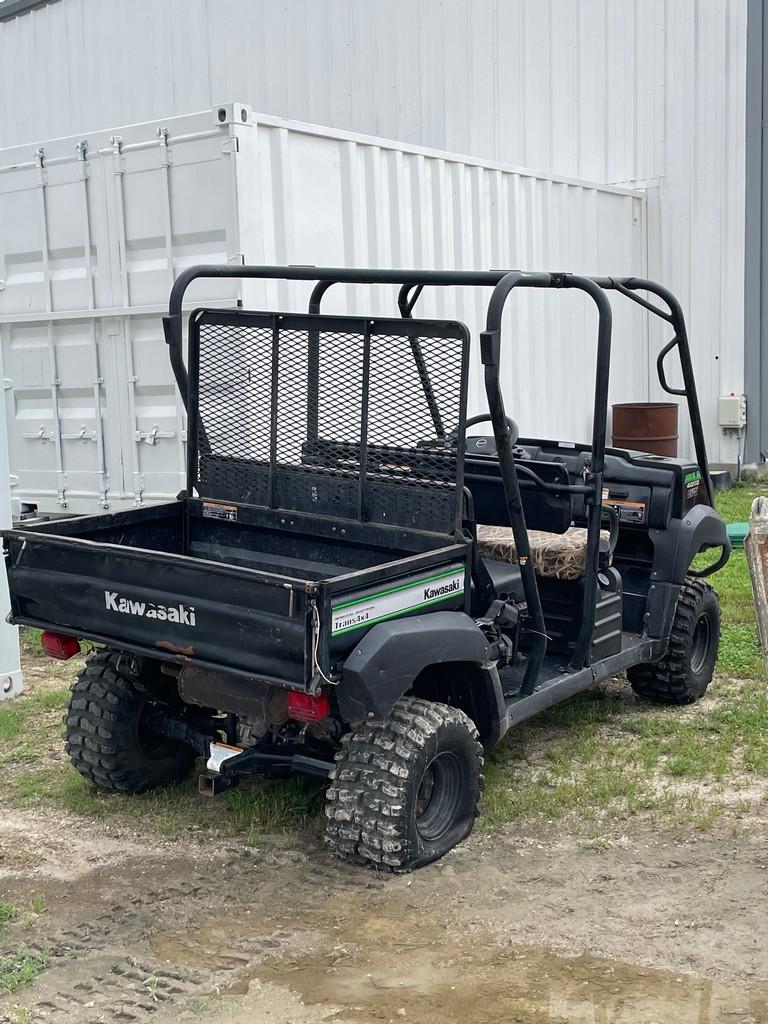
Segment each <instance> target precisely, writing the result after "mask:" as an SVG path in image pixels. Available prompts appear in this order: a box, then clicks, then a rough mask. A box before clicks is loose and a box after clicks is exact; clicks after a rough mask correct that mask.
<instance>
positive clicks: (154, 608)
mask: <svg viewBox="0 0 768 1024" xmlns="http://www.w3.org/2000/svg"><path fill="white" fill-rule="evenodd" d="M104 602H105V604H106V606H107V611H108V612H119V613H120V614H121V615H136V616H138V617H139V618H144V619H158V621H160V622H178V623H179V625H181V626H194V625H196V623H195V609H194V607H193V606H192V605H189V604H153V603H152V602H151V601H134V600H133V598H129V597H121V596H120V594H119V593H118V592H117V591H116V590H105V591H104Z"/></svg>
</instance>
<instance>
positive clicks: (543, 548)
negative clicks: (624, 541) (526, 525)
mask: <svg viewBox="0 0 768 1024" xmlns="http://www.w3.org/2000/svg"><path fill="white" fill-rule="evenodd" d="M609 537H610V534H609V532H608V530H601V531H600V548H601V550H602V551H607V550H608V544H609ZM528 543H529V544H530V546H531V559H532V561H533V567H534V569H535V570H536V573H537V574H538V575H539V576H544V577H547V578H549V579H556V580H578V579H581V578H582V577H583V576H584V573H585V568H586V561H587V531H586V530H585V529H583V528H582V527H580V526H571V527H570V529H568V530H566V531H565V533H546V532H545V531H544V530H529V531H528ZM477 553H478V555H479V556H480V558H482V559H483V560H484V561H485V560H488V561H490V562H508V563H512V564H514V565H517V551H516V549H515V537H514V534H513V533H512V527H511V526H483V525H482V524H478V527H477Z"/></svg>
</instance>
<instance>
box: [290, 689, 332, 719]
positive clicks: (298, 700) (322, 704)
mask: <svg viewBox="0 0 768 1024" xmlns="http://www.w3.org/2000/svg"><path fill="white" fill-rule="evenodd" d="M285 707H286V710H287V712H288V717H289V718H293V719H295V721H297V722H319V721H320V720H321V719H323V718H327V717H328V715H330V713H331V705H330V704H329V703H328V698H327V697H326V696H325V694H323V693H321V694H320V695H319V696H317V697H315V696H314V694H311V693H301V692H300V691H299V690H291V691H290V692H289V694H288V698H287V700H286V702H285Z"/></svg>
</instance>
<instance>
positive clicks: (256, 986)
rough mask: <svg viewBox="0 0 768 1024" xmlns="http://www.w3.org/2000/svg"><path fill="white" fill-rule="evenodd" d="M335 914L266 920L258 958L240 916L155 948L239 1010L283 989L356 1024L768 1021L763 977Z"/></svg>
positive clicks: (328, 1015) (411, 918) (421, 922)
mask: <svg viewBox="0 0 768 1024" xmlns="http://www.w3.org/2000/svg"><path fill="white" fill-rule="evenodd" d="M329 911H330V913H329V916H328V917H327V918H325V920H324V921H323V920H321V919H320V918H319V917H315V919H314V922H313V923H312V925H313V926H312V927H311V928H310V929H309V930H306V931H305V930H303V928H302V929H301V930H298V931H293V932H291V931H289V930H288V929H287V928H286V922H285V921H282V922H273V923H272V932H271V937H270V924H269V922H266V921H264V920H262V921H261V922H260V923H259V926H258V932H259V937H258V939H255V941H256V943H257V944H258V947H259V951H258V953H257V954H256V958H255V959H253V958H251V957H250V956H249V943H248V941H247V939H246V938H245V937H244V936H245V932H246V931H247V928H246V929H245V930H244V929H243V927H242V922H241V923H240V924H239V925H238V926H234V925H227V924H224V923H222V922H221V921H217V922H215V923H211V924H202V925H201V926H200V927H199V928H198V929H195V930H194V931H186V932H183V933H172V932H168V933H164V934H156V935H155V936H154V938H153V940H152V946H153V949H154V952H155V954H156V955H158V956H159V957H161V958H162V959H163V960H165V961H166V962H173V963H176V964H178V965H180V966H186V967H195V968H200V967H201V966H202V965H203V964H205V965H206V966H207V967H208V969H210V970H212V971H213V972H214V973H215V974H217V976H218V979H219V982H218V985H217V988H218V991H219V992H221V993H222V995H223V996H224V998H225V999H226V998H231V999H232V1000H233V1009H234V1004H237V1005H238V1007H242V1006H243V1004H245V1005H246V1006H247V1004H248V1002H249V1000H250V999H251V998H253V999H255V1000H256V1003H258V1001H259V998H260V993H263V991H264V989H265V986H267V987H268V988H269V989H272V988H273V986H278V987H279V989H282V990H283V991H285V990H288V991H287V992H285V996H286V998H288V997H290V998H291V999H294V998H295V997H298V998H299V999H300V1000H301V1003H302V1004H303V1005H304V1007H306V1008H307V1009H310V1008H312V1010H314V1011H317V1010H319V1011H320V1016H319V1017H318V1018H314V1017H313V1019H320V1018H322V1019H323V1020H328V1021H332V1020H339V1021H350V1022H358V1024H364V1022H365V1024H367V1022H369V1021H370V1022H373V1021H394V1022H399V1021H402V1020H406V1021H408V1020H410V1021H415V1022H418V1024H544V1022H547V1024H561V1022H562V1024H768V983H764V984H758V985H755V986H753V987H749V986H746V985H745V986H741V985H726V984H722V983H719V982H716V981H712V980H709V979H706V978H701V977H697V976H695V975H690V974H680V973H675V972H672V971H666V970H659V969H654V968H643V967H637V966H633V965H630V964H627V963H622V962H619V961H615V960H609V959H603V958H599V957H593V956H586V955H582V956H578V957H569V956H562V955H559V954H557V953H554V952H553V951H551V950H550V949H548V948H546V947H542V946H514V947H512V946H502V945H497V944H489V943H487V942H486V941H483V940H482V939H479V938H478V939H477V940H476V939H475V938H473V937H469V936H466V935H464V936H461V935H449V934H447V933H446V931H445V930H444V929H442V928H436V927H434V926H433V925H432V924H431V923H430V921H429V916H428V915H427V914H424V915H422V914H419V915H416V914H413V915H412V914H410V913H407V914H405V915H401V916H398V917H396V918H394V917H392V918H390V917H386V916H380V915H376V916H373V917H368V918H361V919H360V920H359V921H358V922H357V923H356V924H354V925H352V924H350V921H349V919H346V920H345V919H344V918H336V919H335V920H334V917H333V912H332V909H331V908H329ZM254 923H255V922H254ZM308 923H309V922H303V924H308ZM254 938H255V936H254ZM638 945H639V946H641V945H642V936H638ZM253 952H255V950H253ZM253 1008H254V1010H256V1009H257V1006H255V1005H254V1007H253ZM239 1016H240V1015H239V1013H237V1014H233V1019H234V1018H235V1017H237V1018H238V1019H239Z"/></svg>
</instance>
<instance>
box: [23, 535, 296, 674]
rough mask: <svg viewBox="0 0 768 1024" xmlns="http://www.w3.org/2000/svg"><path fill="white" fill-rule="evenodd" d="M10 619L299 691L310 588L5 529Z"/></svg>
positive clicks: (199, 563)
mask: <svg viewBox="0 0 768 1024" xmlns="http://www.w3.org/2000/svg"><path fill="white" fill-rule="evenodd" d="M3 537H4V539H5V545H6V550H7V552H8V554H7V557H8V560H9V561H8V578H9V585H10V591H11V614H12V616H13V619H14V621H16V622H19V623H25V624H28V625H36V626H41V627H43V628H46V627H47V628H51V629H55V628H58V629H59V630H61V631H63V632H70V633H72V634H73V635H76V636H79V637H88V638H90V639H93V640H101V641H104V642H106V643H109V644H113V645H115V646H117V647H122V648H125V649H127V650H136V651H143V652H146V653H153V654H155V655H159V656H163V655H164V656H166V657H171V658H173V660H177V661H179V660H186V659H188V658H191V659H194V660H195V661H196V662H199V663H201V664H210V665H214V666H216V667H217V668H224V669H230V670H233V671H237V672H244V673H247V674H248V675H253V676H257V677H260V678H265V679H271V680H274V681H278V682H284V683H289V684H294V685H304V684H305V683H306V681H307V673H308V666H307V665H306V664H305V662H306V660H307V652H308V650H309V640H308V636H309V634H308V632H307V629H308V615H307V613H308V608H309V596H308V593H307V589H308V588H309V589H311V584H305V583H304V582H303V581H301V580H297V579H291V578H290V577H286V576H281V575H278V574H271V573H264V572H257V571H254V570H251V569H246V568H240V567H237V566H229V565H220V564H214V563H211V562H203V561H200V560H195V559H192V558H186V557H180V556H178V555H166V554H163V553H162V552H154V551H142V550H136V549H131V548H126V547H121V546H119V545H116V544H103V543H98V542H93V541H86V540H80V539H75V538H69V537H67V538H62V537H53V536H44V535H37V536H35V535H33V534H30V533H26V532H17V531H6V532H4V534H3Z"/></svg>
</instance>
